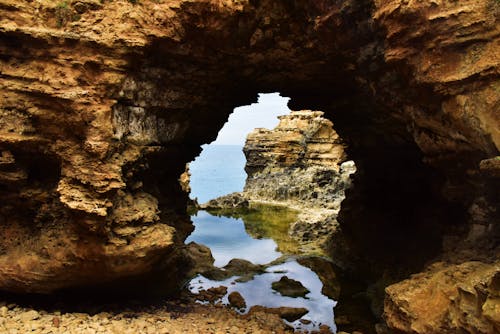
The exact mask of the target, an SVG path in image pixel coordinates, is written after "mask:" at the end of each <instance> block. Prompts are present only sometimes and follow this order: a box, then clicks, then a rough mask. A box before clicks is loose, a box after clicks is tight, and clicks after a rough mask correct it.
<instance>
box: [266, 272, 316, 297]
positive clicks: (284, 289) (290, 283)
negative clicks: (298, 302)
mask: <svg viewBox="0 0 500 334" xmlns="http://www.w3.org/2000/svg"><path fill="white" fill-rule="evenodd" d="M271 286H272V288H273V290H276V291H278V292H279V293H280V294H281V295H283V296H288V297H294V298H295V297H305V296H306V294H308V293H309V290H308V289H306V288H305V287H304V286H303V285H302V283H300V282H299V281H296V280H293V279H290V278H288V277H287V276H282V277H281V278H280V280H279V281H277V282H273V283H272V285H271Z"/></svg>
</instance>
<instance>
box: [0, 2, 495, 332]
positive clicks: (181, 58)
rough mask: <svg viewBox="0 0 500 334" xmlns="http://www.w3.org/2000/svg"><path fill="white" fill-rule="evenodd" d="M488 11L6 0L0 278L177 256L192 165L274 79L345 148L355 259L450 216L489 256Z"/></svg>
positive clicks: (346, 217)
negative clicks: (350, 170)
mask: <svg viewBox="0 0 500 334" xmlns="http://www.w3.org/2000/svg"><path fill="white" fill-rule="evenodd" d="M498 16H499V5H498V2H497V1H493V0H478V1H477V0H465V1H455V2H446V1H444V2H443V1H441V2H440V1H409V2H408V1H402V0H395V1H392V0H391V1H389V0H376V1H364V0H363V1H326V0H314V1H310V0H307V1H306V0H300V1H293V2H290V1H271V0H261V1H253V0H251V1H250V0H247V1H219V0H217V1H216V0H194V1H193V0H189V1H185V0H168V1H163V2H162V1H149V0H143V1H139V2H137V3H136V4H134V3H133V2H132V1H125V0H113V1H104V2H103V3H101V2H95V1H86V0H85V1H67V2H61V3H57V2H55V1H54V2H52V1H46V0H35V1H13V0H1V1H0V73H1V75H0V87H1V90H0V152H1V154H0V157H1V158H0V203H1V206H0V235H1V236H2V238H1V241H0V288H1V289H2V290H9V291H18V292H49V291H53V290H55V289H60V288H63V287H71V286H83V285H93V284H97V283H102V282H106V281H111V280H116V279H118V278H123V277H128V276H131V275H132V276H133V275H139V274H144V273H151V272H154V271H155V270H158V269H161V268H163V269H168V270H167V271H171V269H174V267H175V265H174V264H173V263H174V262H175V261H174V258H175V257H176V255H175V250H176V249H177V248H178V246H180V245H181V244H182V240H183V239H184V237H185V235H186V233H188V232H189V230H190V227H189V224H188V217H187V216H186V214H185V205H186V202H187V197H186V195H185V194H184V193H183V192H182V190H181V189H180V186H179V183H178V178H179V175H180V174H181V173H182V172H183V171H184V165H185V163H186V162H188V161H191V160H192V159H193V158H194V157H195V156H196V155H197V154H198V153H199V150H200V148H199V145H200V144H202V143H206V142H210V141H211V140H212V139H214V138H215V136H216V133H217V130H218V129H219V128H220V127H221V125H222V123H223V122H224V121H225V120H226V119H227V116H228V115H229V114H230V112H231V111H232V109H233V108H234V107H236V106H239V105H244V104H248V103H250V102H252V101H253V100H254V99H255V96H256V94H257V93H258V92H267V91H280V92H281V93H282V94H283V95H284V96H290V97H291V98H292V101H291V104H292V105H291V107H292V108H293V109H297V110H300V109H304V108H312V109H317V110H323V111H325V115H326V117H327V118H329V119H333V120H334V122H335V126H336V131H337V132H338V133H339V134H340V135H341V136H342V138H343V139H344V140H345V141H346V143H347V144H348V147H349V152H348V153H349V157H350V158H352V159H353V160H355V161H356V167H357V168H358V173H357V174H356V175H357V176H356V178H355V180H354V182H355V185H356V187H354V188H353V190H352V193H351V194H350V196H348V198H347V201H344V202H343V204H342V207H343V208H342V211H341V216H342V219H341V220H342V222H341V223H342V224H343V230H344V231H345V233H346V234H347V235H349V236H350V238H351V239H352V241H353V242H352V244H351V246H350V248H348V249H349V251H350V252H351V254H352V255H351V258H356V256H358V257H359V256H360V254H370V255H378V254H379V251H380V250H381V249H382V248H384V247H385V248H386V250H387V253H388V254H394V255H395V258H397V259H398V261H394V262H391V263H389V264H388V266H392V267H398V266H400V265H402V261H404V259H405V258H407V256H406V255H407V254H411V252H413V253H416V251H415V250H416V249H418V250H419V251H420V250H422V249H424V250H426V253H425V255H424V256H420V258H421V259H422V260H421V261H422V262H425V261H426V259H428V258H429V257H432V256H436V254H437V253H438V252H439V251H440V247H430V244H427V243H425V245H424V246H423V247H422V241H421V240H433V241H435V242H434V243H433V245H437V244H440V240H441V237H442V234H443V233H445V232H450V231H449V230H450V229H451V230H452V231H451V232H453V233H455V234H457V235H458V240H462V239H466V242H465V243H464V244H460V245H458V243H456V242H455V243H453V244H454V245H455V246H458V247H455V248H454V251H453V252H451V253H449V254H460V258H461V259H462V261H463V262H465V261H467V260H466V255H467V254H469V255H468V256H469V258H477V259H481V261H485V263H487V261H490V262H492V261H494V260H492V259H496V261H497V259H498V258H499V257H498V243H496V244H495V242H494V240H498V235H499V227H498V221H499V219H498V214H499V213H498V210H497V206H498V203H499V202H500V201H499V198H498V191H497V189H499V188H500V186H499V181H498V173H497V172H496V170H497V168H496V167H495V164H496V163H495V161H496V160H491V159H495V157H497V156H498V155H499V152H498V150H499V148H500V142H499V141H500V139H499V138H500V137H499V129H500V126H499V123H500V122H499V114H498V110H499V107H498V106H499V100H500V94H499V93H498V90H499V88H498V87H499V79H498V78H499V75H498V72H499V63H500V59H499V56H498V55H499V54H500V52H499V30H500V25H498ZM496 159H498V158H496ZM355 189H356V190H355ZM381 194H382V195H381ZM409 213H411V214H409ZM358 223H359V224H360V225H362V226H363V228H357V226H356V224H358ZM389 231H390V232H391V233H388V232H389ZM421 235H422V236H426V237H427V238H426V239H423V238H422V239H419V236H421ZM398 240H399V241H398ZM354 244H357V245H363V246H362V247H361V249H356V247H354V246H353V245H354ZM418 245H420V247H418ZM459 248H460V249H459ZM445 249H450V247H448V246H446V247H445ZM380 253H381V254H384V252H380ZM445 258H446V256H445ZM455 262H456V261H455ZM449 263H453V261H449ZM372 267H373V268H375V269H374V270H375V271H376V270H377V269H378V268H376V267H375V266H372ZM417 267H418V266H417ZM459 279H461V278H460V277H459V276H457V280H459ZM165 281H169V282H173V281H175V278H173V277H172V279H170V280H165ZM395 310H396V309H395ZM399 310H400V311H401V312H403V311H402V308H399ZM466 321H472V320H469V319H467V320H466ZM465 326H468V325H464V328H467V327H465Z"/></svg>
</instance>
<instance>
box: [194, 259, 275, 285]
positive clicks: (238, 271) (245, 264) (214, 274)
mask: <svg viewBox="0 0 500 334" xmlns="http://www.w3.org/2000/svg"><path fill="white" fill-rule="evenodd" d="M265 271H266V267H265V266H263V265H259V264H253V263H252V262H250V261H247V260H243V259H232V260H231V261H229V263H228V264H227V265H225V266H224V267H223V268H222V269H221V268H216V267H212V268H210V269H208V270H207V271H205V272H203V276H205V277H206V278H208V279H211V280H214V281H222V280H225V279H228V278H229V277H233V276H240V277H239V278H238V279H237V281H238V282H247V281H249V280H251V279H252V278H253V277H254V276H255V275H257V274H261V273H264V272H265Z"/></svg>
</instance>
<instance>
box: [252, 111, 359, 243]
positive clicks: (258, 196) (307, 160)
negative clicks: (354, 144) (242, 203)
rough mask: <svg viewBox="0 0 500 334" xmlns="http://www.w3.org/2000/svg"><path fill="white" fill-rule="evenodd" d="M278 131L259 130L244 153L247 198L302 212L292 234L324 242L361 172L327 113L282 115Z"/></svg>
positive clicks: (310, 112) (335, 224)
mask: <svg viewBox="0 0 500 334" xmlns="http://www.w3.org/2000/svg"><path fill="white" fill-rule="evenodd" d="M279 119H280V122H279V124H278V125H277V126H276V127H275V128H274V129H272V130H267V129H256V130H254V131H253V132H251V133H250V134H249V135H248V137H247V140H246V143H245V146H244V148H243V151H244V153H245V156H246V159H247V163H246V165H245V171H246V172H247V175H248V176H247V180H246V182H245V188H244V191H243V196H244V197H245V198H247V199H249V200H253V201H263V202H271V203H279V204H281V205H286V206H289V207H292V208H294V209H298V211H299V217H298V220H297V222H295V223H294V224H292V226H291V233H292V235H294V236H295V237H298V238H300V239H302V241H312V240H315V241H318V239H323V238H324V237H325V236H327V235H329V234H331V233H332V232H333V231H334V229H335V228H336V227H337V225H338V224H337V220H336V217H337V214H338V212H339V210H340V204H341V202H342V200H343V199H344V197H345V194H344V193H345V190H346V189H347V188H348V187H349V186H350V184H351V181H350V175H351V174H352V173H354V172H355V170H356V168H355V166H354V162H353V161H346V158H347V157H346V153H345V146H344V144H343V142H342V140H341V138H340V137H339V135H338V134H337V133H336V132H335V130H334V129H333V123H332V122H331V121H329V120H327V119H325V118H324V117H323V112H321V111H310V110H303V111H292V112H291V113H290V114H289V115H284V116H279Z"/></svg>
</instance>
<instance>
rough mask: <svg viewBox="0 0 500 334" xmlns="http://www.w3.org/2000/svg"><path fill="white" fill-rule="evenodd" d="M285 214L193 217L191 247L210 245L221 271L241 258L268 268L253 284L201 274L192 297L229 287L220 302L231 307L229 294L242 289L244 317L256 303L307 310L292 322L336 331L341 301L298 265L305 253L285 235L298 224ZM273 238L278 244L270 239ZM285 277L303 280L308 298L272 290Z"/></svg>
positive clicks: (270, 211)
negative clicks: (294, 224) (328, 293)
mask: <svg viewBox="0 0 500 334" xmlns="http://www.w3.org/2000/svg"><path fill="white" fill-rule="evenodd" d="M283 210H284V209H263V208H260V209H259V210H253V211H251V212H250V213H245V214H236V215H234V216H239V218H234V217H233V218H231V217H225V216H216V215H212V214H210V213H208V212H206V211H199V212H198V213H197V214H196V215H194V216H192V217H191V219H192V221H193V223H194V226H195V230H194V232H193V233H192V234H191V235H190V236H189V238H188V239H187V240H186V243H189V242H191V241H194V242H196V243H199V244H203V245H206V246H207V247H209V248H210V249H211V251H212V255H213V257H214V259H215V266H216V267H219V268H222V267H223V266H225V265H226V264H227V263H228V262H229V261H230V260H231V259H236V258H237V259H244V260H247V261H250V262H252V263H254V264H261V265H265V266H266V270H265V272H264V273H260V274H256V275H255V276H254V277H253V278H252V279H251V280H250V281H243V282H242V281H239V280H238V278H239V276H233V277H230V278H228V279H225V280H222V281H216V280H211V279H208V278H206V277H203V276H201V275H198V276H197V277H195V278H194V279H192V280H191V281H190V282H189V284H188V289H189V290H190V291H191V292H192V293H198V292H200V291H201V290H206V289H209V288H212V287H219V286H225V287H227V291H228V292H227V294H226V295H225V296H224V297H223V298H222V300H221V302H222V303H223V304H228V303H229V302H228V297H227V296H228V294H230V293H231V292H233V291H237V292H239V293H240V294H241V295H242V296H243V298H244V299H245V301H246V305H247V307H246V309H245V310H242V311H241V313H246V312H248V311H249V310H250V308H251V307H252V306H255V305H262V306H265V307H282V306H286V307H304V308H306V309H308V310H309V312H308V313H307V314H306V315H304V316H303V317H302V318H301V319H299V320H296V321H294V322H291V323H290V322H287V323H288V324H290V325H291V326H293V327H294V328H295V329H297V330H301V331H312V330H318V329H319V327H320V326H321V325H327V326H329V327H330V329H331V330H332V332H335V331H336V327H335V323H334V313H333V308H334V307H335V305H336V301H334V300H332V299H330V298H329V297H327V296H325V295H324V294H323V293H322V289H323V283H322V282H321V280H320V278H319V277H318V275H317V274H316V273H315V272H314V271H312V270H311V269H309V268H308V267H305V266H303V265H301V264H299V263H298V262H297V260H296V258H297V256H304V255H297V254H300V251H299V250H298V249H299V247H298V245H295V246H294V245H292V244H294V243H295V242H293V241H292V239H291V238H290V237H289V236H288V233H286V231H287V230H288V225H289V224H290V222H291V221H293V214H291V213H290V212H285V211H283ZM249 232H250V233H249ZM273 235H274V236H275V239H278V242H276V241H275V240H274V239H273V238H271V237H272V236H273ZM280 245H281V248H280ZM278 249H279V250H278ZM280 250H281V251H280ZM285 275H286V276H287V277H288V278H290V279H294V280H296V281H299V282H301V283H302V285H303V286H304V287H306V288H307V289H308V290H309V293H307V294H306V295H305V296H304V297H295V298H292V297H287V296H283V295H281V294H280V293H279V292H277V291H275V290H273V289H272V288H271V285H272V283H273V282H276V281H279V280H280V278H281V277H283V276H285ZM301 320H302V322H301Z"/></svg>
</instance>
